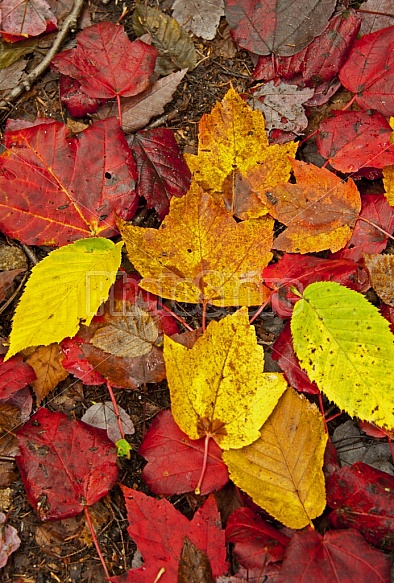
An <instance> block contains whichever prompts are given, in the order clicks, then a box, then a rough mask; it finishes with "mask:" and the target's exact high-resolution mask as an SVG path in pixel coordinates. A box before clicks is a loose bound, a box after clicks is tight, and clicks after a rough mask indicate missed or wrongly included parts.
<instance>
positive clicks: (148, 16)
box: [133, 3, 197, 75]
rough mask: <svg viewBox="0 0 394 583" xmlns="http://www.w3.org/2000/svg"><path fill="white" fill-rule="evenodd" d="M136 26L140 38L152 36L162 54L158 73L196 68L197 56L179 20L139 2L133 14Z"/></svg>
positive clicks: (153, 43)
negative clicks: (145, 35)
mask: <svg viewBox="0 0 394 583" xmlns="http://www.w3.org/2000/svg"><path fill="white" fill-rule="evenodd" d="M133 27H134V31H135V33H136V35H137V36H142V35H143V34H144V33H149V34H150V35H151V37H152V45H153V46H154V47H156V48H157V49H158V51H159V57H158V59H157V61H156V68H155V71H156V73H158V74H160V75H168V73H172V71H174V70H176V69H189V70H190V71H191V70H193V69H194V67H195V66H196V64H197V55H196V51H195V48H194V45H193V42H192V40H191V38H190V35H189V34H188V33H187V32H186V30H185V29H184V28H183V27H182V26H181V25H180V24H179V23H178V21H177V20H175V18H171V17H170V16H168V15H167V14H164V12H162V11H161V10H158V9H157V8H151V7H150V6H146V5H144V4H142V3H137V5H136V7H135V9H134V13H133Z"/></svg>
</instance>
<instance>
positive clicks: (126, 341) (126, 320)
mask: <svg viewBox="0 0 394 583" xmlns="http://www.w3.org/2000/svg"><path fill="white" fill-rule="evenodd" d="M119 305H120V306H121V303H120V302H119ZM115 309H116V307H115ZM107 316H108V314H107ZM158 337H159V330H158V327H157V325H156V323H155V321H154V319H153V318H152V316H151V315H150V314H149V313H148V312H145V311H144V310H143V309H142V308H140V307H139V306H137V305H136V304H134V305H132V306H130V307H129V310H128V312H127V314H125V315H122V316H121V317H118V318H116V319H115V318H111V317H110V319H109V321H107V325H106V326H104V327H103V328H99V329H98V330H97V331H96V332H95V333H94V336H93V338H92V339H91V340H90V343H91V344H93V346H96V347H97V348H101V350H104V351H105V352H109V353H110V354H113V355H115V356H127V357H131V358H135V357H138V356H143V355H144V354H149V352H150V351H151V350H152V347H153V345H154V343H155V342H156V340H157V339H158Z"/></svg>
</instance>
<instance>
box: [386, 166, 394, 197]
mask: <svg viewBox="0 0 394 583" xmlns="http://www.w3.org/2000/svg"><path fill="white" fill-rule="evenodd" d="M383 184H384V190H385V197H386V199H387V202H388V203H389V205H390V206H394V165H392V166H387V167H386V168H383Z"/></svg>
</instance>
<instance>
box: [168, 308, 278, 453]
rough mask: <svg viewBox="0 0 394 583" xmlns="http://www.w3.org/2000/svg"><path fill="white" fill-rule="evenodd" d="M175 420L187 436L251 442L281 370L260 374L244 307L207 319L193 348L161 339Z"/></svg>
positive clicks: (274, 397) (226, 443) (260, 360)
mask: <svg viewBox="0 0 394 583" xmlns="http://www.w3.org/2000/svg"><path fill="white" fill-rule="evenodd" d="M164 360H165V363H166V371H167V380H168V386H169V389H170V394H171V410H172V414H173V416H174V419H175V421H176V422H177V424H178V425H179V427H180V428H181V429H182V431H184V432H185V433H186V434H187V435H188V436H189V437H190V439H199V438H200V437H202V436H204V435H211V436H212V437H213V438H214V439H215V441H216V442H217V443H218V444H219V445H220V447H221V448H222V449H228V448H230V447H232V448H237V447H242V446H244V445H247V444H249V443H252V442H253V441H254V440H256V439H257V438H258V437H259V435H260V433H259V429H260V428H261V426H262V424H263V423H264V421H265V420H266V419H267V418H268V417H269V415H270V414H271V412H272V410H273V408H274V407H275V405H276V403H277V401H278V399H279V397H280V395H281V394H282V393H283V391H284V390H285V389H286V386H287V384H286V381H285V380H284V377H283V375H282V374H279V373H264V372H263V369H264V351H263V348H262V347H261V346H259V345H258V344H257V339H256V334H255V331H254V326H251V325H250V324H249V318H248V312H247V310H246V308H242V309H241V310H239V311H238V312H236V313H235V314H233V315H231V316H227V317H226V318H224V319H223V320H220V321H219V322H211V323H210V324H209V326H208V327H207V329H206V331H205V333H204V334H203V336H201V338H199V339H198V340H197V341H196V343H195V344H194V346H193V347H192V348H191V349H188V348H185V347H184V346H182V345H181V344H178V343H177V342H175V341H174V340H172V339H171V338H169V337H167V336H165V338H164Z"/></svg>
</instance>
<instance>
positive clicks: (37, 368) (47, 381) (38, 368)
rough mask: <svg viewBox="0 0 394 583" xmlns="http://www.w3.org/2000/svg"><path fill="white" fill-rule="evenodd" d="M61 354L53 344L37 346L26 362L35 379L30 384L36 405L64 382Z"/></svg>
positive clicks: (58, 348)
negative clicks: (31, 369) (34, 374)
mask: <svg viewBox="0 0 394 583" xmlns="http://www.w3.org/2000/svg"><path fill="white" fill-rule="evenodd" d="M63 358H64V356H63V352H62V350H61V348H60V346H59V344H57V342H54V343H53V344H50V345H49V346H39V347H38V348H36V350H35V351H34V352H33V354H32V355H31V356H30V357H29V358H28V359H27V360H26V362H27V363H28V364H30V366H31V367H32V368H33V370H34V372H35V373H36V377H37V379H36V380H35V381H33V382H32V387H33V391H34V393H35V395H36V398H37V405H39V404H40V403H41V401H42V400H43V398H44V397H46V396H47V395H48V393H50V392H51V391H52V390H53V389H54V388H55V387H57V385H58V384H59V383H60V382H61V381H64V379H65V378H67V376H68V372H67V371H66V370H65V369H64V368H63V365H62V362H63Z"/></svg>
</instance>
